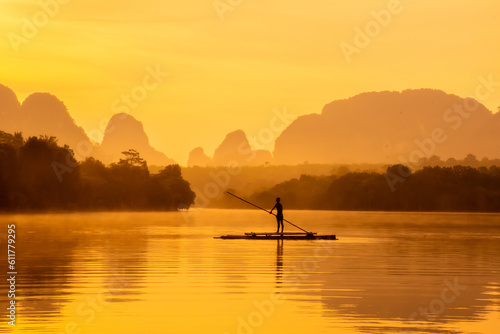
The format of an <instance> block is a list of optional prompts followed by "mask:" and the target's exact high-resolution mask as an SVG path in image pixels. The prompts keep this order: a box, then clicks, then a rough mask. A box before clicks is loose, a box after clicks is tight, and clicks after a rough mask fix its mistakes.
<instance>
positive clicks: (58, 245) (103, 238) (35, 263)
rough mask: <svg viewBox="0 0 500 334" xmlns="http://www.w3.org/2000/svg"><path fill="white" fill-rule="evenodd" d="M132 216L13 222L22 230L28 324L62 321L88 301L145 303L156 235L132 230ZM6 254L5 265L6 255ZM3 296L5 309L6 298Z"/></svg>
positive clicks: (21, 276)
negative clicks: (70, 310) (150, 253)
mask: <svg viewBox="0 0 500 334" xmlns="http://www.w3.org/2000/svg"><path fill="white" fill-rule="evenodd" d="M118 215H120V214H118ZM130 215H131V214H122V216H121V217H124V218H125V219H119V218H117V217H116V216H112V215H111V214H106V215H104V216H103V218H100V217H99V214H89V215H83V216H82V215H67V214H65V215H34V216H21V218H19V219H12V221H13V222H15V223H16V226H17V233H16V248H17V250H18V252H17V253H16V257H17V259H16V260H17V268H16V269H17V272H18V275H17V278H18V281H17V282H16V283H17V288H18V293H16V297H17V303H18V306H19V307H22V312H20V314H22V317H23V323H28V322H34V323H38V322H44V321H50V320H53V321H54V322H59V321H61V316H62V309H63V308H64V307H67V305H69V304H71V303H76V304H75V309H76V306H78V305H79V303H82V302H85V301H86V300H87V298H91V299H95V300H98V302H99V303H102V302H105V303H106V302H119V301H137V300H140V295H141V294H142V293H143V288H144V285H143V283H142V282H143V281H144V275H145V273H144V268H145V266H146V265H147V260H146V259H147V255H146V252H147V250H148V248H147V243H148V240H149V238H150V236H149V235H148V234H147V231H146V229H143V230H141V229H140V228H133V227H132V228H130V226H133V225H132V224H131V222H130V220H132V219H131V218H130ZM127 217H128V218H127ZM113 219H119V220H120V221H119V222H118V223H116V222H113V221H112V220H113ZM9 223H11V221H9ZM3 225H4V224H2V226H3ZM124 225H126V226H127V228H123V227H124ZM1 255H2V259H1V260H2V261H3V260H4V259H3V258H4V257H6V256H5V255H4V252H2V253H1ZM4 262H5V263H6V259H5V261H4ZM4 287H5V283H2V289H4ZM1 298H2V299H1V300H2V305H4V302H3V301H4V300H6V296H3V295H2V297H1ZM99 306H100V307H101V306H102V305H99ZM86 309H90V306H86ZM0 316H6V308H3V307H2V309H1V310H0ZM81 319H83V318H81V317H80V318H76V320H81ZM70 320H71V319H70Z"/></svg>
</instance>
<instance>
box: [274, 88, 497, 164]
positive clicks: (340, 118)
mask: <svg viewBox="0 0 500 334" xmlns="http://www.w3.org/2000/svg"><path fill="white" fill-rule="evenodd" d="M474 101H475V100H472V99H467V100H464V99H462V98H460V97H458V96H455V95H449V94H446V93H444V92H442V91H438V90H431V89H420V90H405V91H403V92H387V91H386V92H373V93H363V94H360V95H357V96H354V97H352V98H349V99H346V100H338V101H334V102H332V103H330V104H327V105H326V106H325V107H324V108H323V112H322V113H321V114H312V115H306V116H301V117H299V118H298V119H296V120H295V121H294V122H293V123H292V124H291V125H290V126H289V127H288V128H287V129H286V130H285V131H284V132H283V133H282V134H281V135H280V136H279V137H278V138H277V140H276V143H275V150H274V158H275V160H274V162H275V163H278V164H298V163H303V162H304V161H308V162H311V163H352V162H372V163H378V162H401V161H400V160H399V156H400V155H402V156H403V157H404V158H405V159H406V160H408V158H409V156H410V154H411V153H412V152H414V151H415V150H419V149H420V148H419V146H418V145H417V144H416V143H415V141H419V142H422V141H425V143H426V148H425V149H426V150H427V151H429V153H428V154H429V155H433V154H435V155H438V156H441V157H445V158H448V157H455V158H456V157H464V156H466V155H467V154H468V153H473V154H475V155H477V156H478V157H484V156H488V157H490V158H494V157H499V153H498V152H499V151H500V150H499V149H500V144H499V143H500V131H499V130H500V116H498V115H493V114H492V113H491V112H490V111H489V110H487V109H486V108H485V107H484V106H483V105H481V104H479V103H477V102H476V109H474V110H473V111H468V110H467V108H469V106H470V105H473V104H474V103H472V102H474ZM471 109H472V108H469V110H471ZM436 129H442V131H443V135H439V136H438V137H439V138H440V141H442V142H441V143H435V145H433V144H431V143H429V138H432V136H433V132H434V131H436ZM437 131H439V130H437ZM444 137H446V139H442V138H444ZM441 139H442V140H441ZM433 146H435V147H433ZM424 153H427V152H424ZM421 157H423V156H421ZM416 158H417V159H418V157H416ZM414 160H415V159H414Z"/></svg>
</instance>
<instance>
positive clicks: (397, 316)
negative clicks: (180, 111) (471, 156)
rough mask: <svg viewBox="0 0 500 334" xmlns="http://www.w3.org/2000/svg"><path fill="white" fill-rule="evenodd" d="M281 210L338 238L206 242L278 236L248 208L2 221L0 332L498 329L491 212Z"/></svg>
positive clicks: (497, 227) (498, 282) (498, 277)
mask: <svg viewBox="0 0 500 334" xmlns="http://www.w3.org/2000/svg"><path fill="white" fill-rule="evenodd" d="M285 214H286V216H285V218H287V219H289V220H290V221H292V222H294V223H296V224H298V225H299V226H302V227H304V228H306V229H308V230H313V231H315V232H319V233H325V234H336V235H337V237H338V238H339V240H337V241H329V240H326V241H305V240H304V241H302V240H299V241H294V240H285V241H281V242H280V241H276V240H268V241H267V240H258V241H257V240H220V239H214V238H213V237H214V236H218V235H223V234H240V233H243V232H249V231H273V230H274V229H275V228H276V226H275V220H274V217H271V216H270V215H268V214H267V215H266V213H263V212H261V211H254V210H199V211H196V210H195V211H190V212H182V213H179V212H176V213H74V214H73V213H72V214H51V215H49V214H40V215H1V216H0V222H1V225H0V226H1V228H2V231H0V232H1V233H0V240H1V249H2V250H1V251H0V255H1V256H0V258H1V265H0V271H1V272H2V277H3V279H2V284H0V288H1V293H0V305H1V309H0V316H1V322H0V332H8V333H18V332H19V333H92V334H100V333H120V334H127V333H130V334H136V333H153V334H155V333H162V334H163V333H174V334H176V333H189V334H193V333H221V334H226V333H227V334H233V333H244V334H250V333H492V334H493V333H499V332H500V215H495V214H447V213H438V214H433V213H429V214H421V213H384V212H325V211H287V212H285ZM12 223H14V224H15V225H16V244H15V245H16V261H17V262H16V268H15V269H16V271H17V275H16V306H17V308H16V326H15V327H12V326H10V325H8V324H7V322H8V321H9V319H8V318H7V307H8V304H7V303H8V302H9V299H8V297H7V293H8V290H9V286H8V285H7V284H6V279H5V277H6V276H7V275H6V272H7V271H9V270H8V264H7V245H6V240H7V225H8V224H12ZM285 225H286V224H285ZM285 229H286V230H288V231H293V228H292V227H290V226H285Z"/></svg>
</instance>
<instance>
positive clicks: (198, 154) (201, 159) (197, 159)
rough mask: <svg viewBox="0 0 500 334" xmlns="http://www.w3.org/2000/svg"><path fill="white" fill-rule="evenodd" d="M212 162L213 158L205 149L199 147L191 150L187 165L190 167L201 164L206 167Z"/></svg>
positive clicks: (200, 165)
mask: <svg viewBox="0 0 500 334" xmlns="http://www.w3.org/2000/svg"><path fill="white" fill-rule="evenodd" d="M211 164H212V158H210V157H209V156H208V155H206V154H205V151H204V150H203V148H201V147H197V148H195V149H193V150H192V151H191V152H189V157H188V162H187V165H188V166H189V167H193V166H199V167H206V166H210V165H211Z"/></svg>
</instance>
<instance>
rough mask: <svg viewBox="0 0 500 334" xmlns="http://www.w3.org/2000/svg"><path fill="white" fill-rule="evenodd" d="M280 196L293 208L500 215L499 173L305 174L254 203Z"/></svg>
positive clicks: (436, 169) (401, 169)
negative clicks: (463, 212) (459, 212)
mask: <svg viewBox="0 0 500 334" xmlns="http://www.w3.org/2000/svg"><path fill="white" fill-rule="evenodd" d="M277 196H279V197H281V199H282V202H283V205H284V207H285V208H288V209H318V210H376V211H378V210H382V211H467V212H500V168H499V167H498V166H490V167H489V168H488V167H478V168H474V167H470V166H461V165H457V166H453V167H440V166H433V167H431V166H427V167H423V168H422V169H419V170H416V171H414V172H412V171H410V170H409V168H407V167H406V166H403V165H394V166H389V167H388V168H387V170H386V172H385V173H376V172H350V173H346V174H345V175H341V176H339V175H331V176H307V175H302V176H301V177H300V178H297V179H292V180H289V181H286V182H283V183H280V184H277V185H276V186H274V187H272V188H270V189H268V190H265V191H261V192H257V193H254V194H253V195H252V196H251V200H252V201H255V202H256V203H259V204H262V205H266V204H267V205H269V203H273V201H274V199H275V198H276V197H277Z"/></svg>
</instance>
